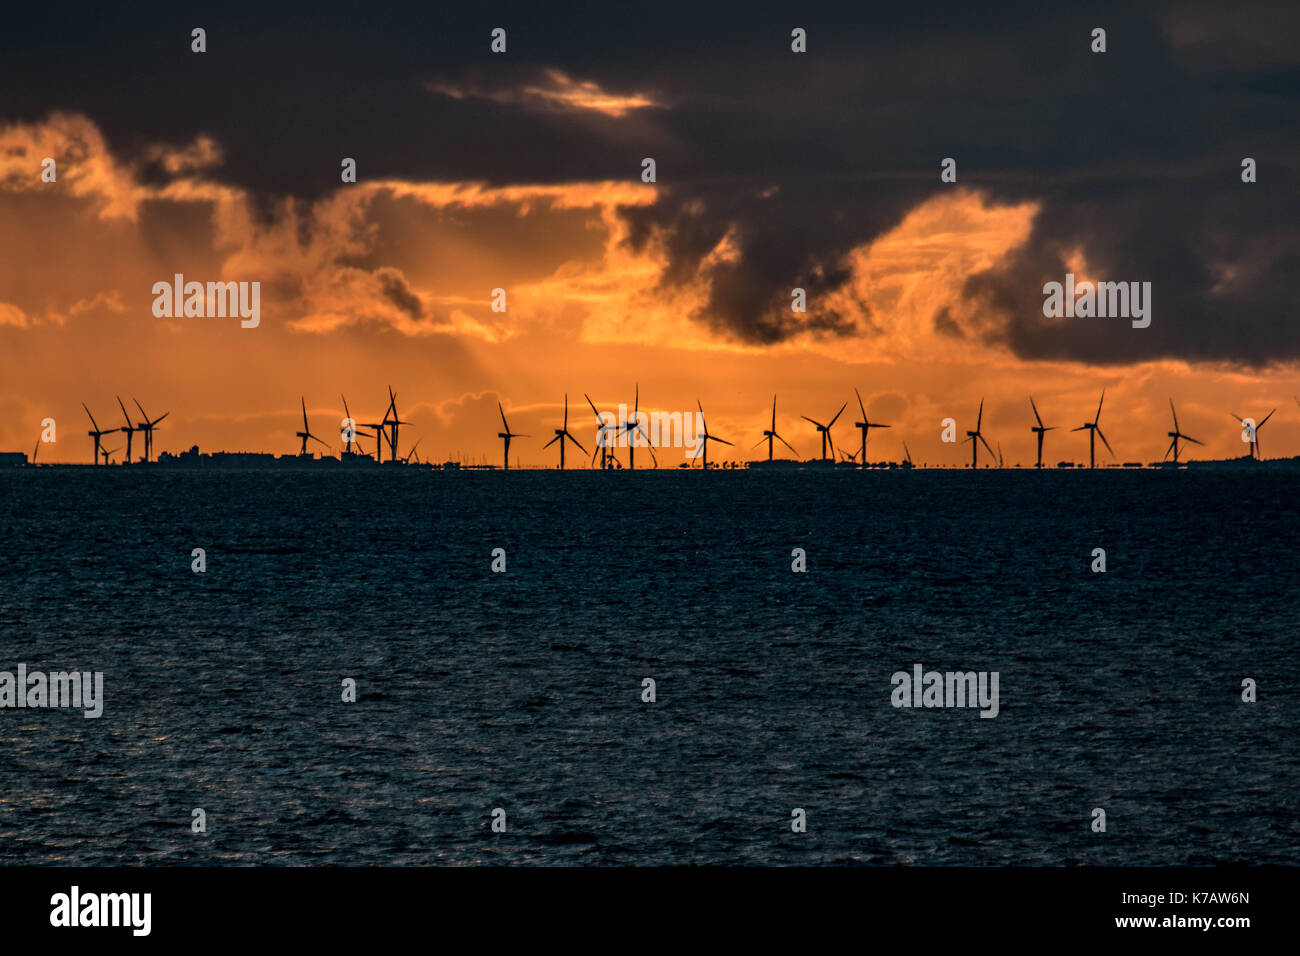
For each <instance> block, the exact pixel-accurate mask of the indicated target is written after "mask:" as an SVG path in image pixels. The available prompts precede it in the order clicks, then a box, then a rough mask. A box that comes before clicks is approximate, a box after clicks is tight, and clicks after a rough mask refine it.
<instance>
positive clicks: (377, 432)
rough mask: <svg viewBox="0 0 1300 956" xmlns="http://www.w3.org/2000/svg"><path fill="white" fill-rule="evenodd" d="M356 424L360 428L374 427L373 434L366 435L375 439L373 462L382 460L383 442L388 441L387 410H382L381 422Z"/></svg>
mask: <svg viewBox="0 0 1300 956" xmlns="http://www.w3.org/2000/svg"><path fill="white" fill-rule="evenodd" d="M391 404H392V402H391V400H390V402H389V405H390V406H391ZM357 424H359V425H360V426H361V427H362V428H371V429H374V434H372V435H367V436H366V437H367V438H373V439H374V440H375V462H376V463H378V462H382V461H383V460H384V442H386V441H388V424H389V422H388V412H384V420H383V421H382V422H358V423H357Z"/></svg>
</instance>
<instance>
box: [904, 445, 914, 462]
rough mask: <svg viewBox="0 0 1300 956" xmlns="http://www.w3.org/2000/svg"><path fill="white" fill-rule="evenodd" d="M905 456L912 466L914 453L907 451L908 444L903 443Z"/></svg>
mask: <svg viewBox="0 0 1300 956" xmlns="http://www.w3.org/2000/svg"><path fill="white" fill-rule="evenodd" d="M903 456H904V458H906V459H907V463H908V464H909V465H911V464H912V453H911V452H910V451H908V450H907V442H903Z"/></svg>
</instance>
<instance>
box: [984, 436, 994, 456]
mask: <svg viewBox="0 0 1300 956" xmlns="http://www.w3.org/2000/svg"><path fill="white" fill-rule="evenodd" d="M980 442H982V443H983V445H984V447H985V448H988V452H989V455H990V456H992V457H994V458H996V457H997V455H996V454H995V453H994V451H993V449H992V448H989V443H988V442H986V441H984V436H983V435H980Z"/></svg>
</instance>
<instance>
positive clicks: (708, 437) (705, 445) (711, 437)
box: [695, 398, 736, 471]
mask: <svg viewBox="0 0 1300 956" xmlns="http://www.w3.org/2000/svg"><path fill="white" fill-rule="evenodd" d="M695 406H696V407H697V408H698V409H699V410H700V428H702V429H704V443H703V445H702V449H703V452H702V453H703V456H704V457H703V462H702V464H703V466H704V467H703V469H702V470H704V471H708V470H709V442H711V441H715V442H717V443H718V444H719V445H729V446H730V447H732V448H734V447H736V446H735V445H732V444H731V442H729V441H727V440H726V439H725V438H718V437H716V436H715V435H710V434H709V425H708V423H707V422H706V421H705V420H704V406H703V405H701V404H700V400H699V399H698V398H697V399H696V400H695ZM696 437H699V436H698V435H697V436H696Z"/></svg>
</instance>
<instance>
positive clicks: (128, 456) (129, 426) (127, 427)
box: [113, 395, 135, 465]
mask: <svg viewBox="0 0 1300 956" xmlns="http://www.w3.org/2000/svg"><path fill="white" fill-rule="evenodd" d="M113 397H114V398H116V399H117V407H118V408H120V409H122V418H123V419H125V420H126V425H125V426H124V427H122V428H119V429H118V431H120V432H126V464H128V465H129V464H131V436H132V435H134V434H135V426H134V425H132V424H131V416H130V415H128V414H127V413H126V406H125V405H123V404H122V397H121V396H120V395H114V396H113Z"/></svg>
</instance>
